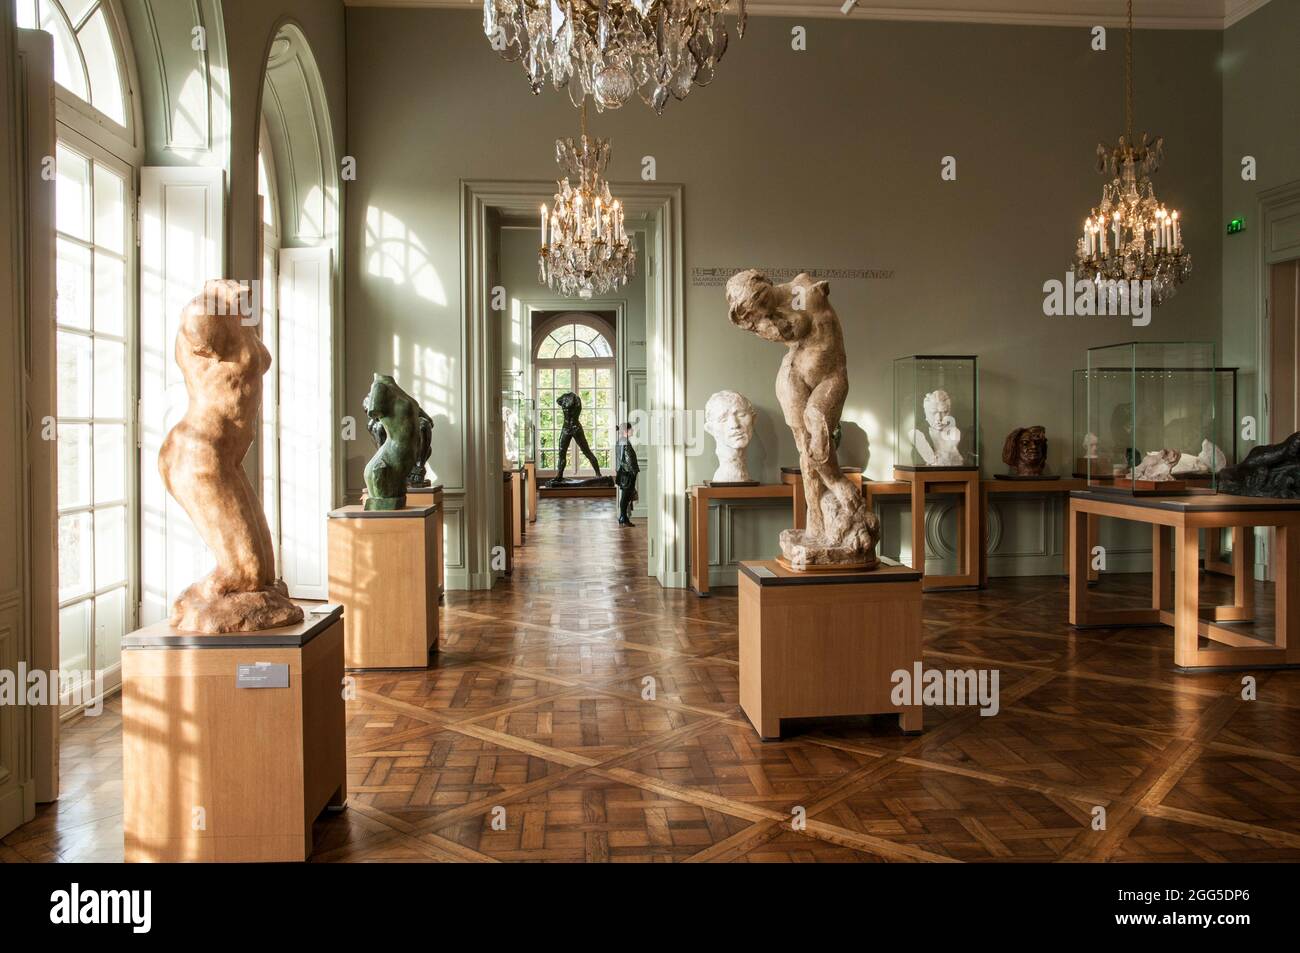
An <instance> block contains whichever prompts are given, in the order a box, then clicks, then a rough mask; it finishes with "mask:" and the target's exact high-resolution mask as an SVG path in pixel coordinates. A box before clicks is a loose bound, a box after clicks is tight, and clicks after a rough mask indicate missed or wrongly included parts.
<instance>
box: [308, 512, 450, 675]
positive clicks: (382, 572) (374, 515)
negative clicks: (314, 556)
mask: <svg viewBox="0 0 1300 953" xmlns="http://www.w3.org/2000/svg"><path fill="white" fill-rule="evenodd" d="M408 499H409V498H408ZM437 513H438V507H437V506H436V505H430V506H411V505H409V503H408V505H407V507H406V508H405V509H401V510H367V509H364V508H363V507H361V506H345V507H343V508H342V509H338V510H334V511H333V512H332V513H330V519H329V543H330V553H329V556H330V563H329V565H330V600H331V601H333V602H338V603H340V604H342V606H343V608H344V615H343V626H344V645H345V652H344V656H345V659H344V664H345V665H346V666H347V667H348V668H350V669H369V668H424V667H426V666H427V665H428V664H429V653H430V652H431V651H437V645H438V578H439V565H438V564H439V558H438V556H439V548H440V547H439V546H438V543H437V540H438V535H437V533H436V532H435V528H436V526H437V521H436V519H435V517H436V516H437Z"/></svg>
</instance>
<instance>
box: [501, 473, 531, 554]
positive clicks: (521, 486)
mask: <svg viewBox="0 0 1300 953" xmlns="http://www.w3.org/2000/svg"><path fill="white" fill-rule="evenodd" d="M507 472H508V473H509V474H510V508H509V509H508V510H506V511H505V514H504V515H505V519H506V522H507V523H508V524H510V525H511V527H512V529H513V532H514V537H515V547H516V548H518V547H520V546H522V545H523V544H524V537H525V536H526V535H527V534H528V520H527V518H526V512H527V509H528V503H527V501H528V496H527V494H528V482H527V481H528V475H527V473H525V471H524V469H523V467H520V468H519V469H518V470H509V471H507Z"/></svg>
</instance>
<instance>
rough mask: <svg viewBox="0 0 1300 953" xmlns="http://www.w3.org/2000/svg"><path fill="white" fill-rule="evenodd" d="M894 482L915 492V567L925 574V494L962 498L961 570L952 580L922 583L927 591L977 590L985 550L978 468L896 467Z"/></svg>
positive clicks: (927, 579)
mask: <svg viewBox="0 0 1300 953" xmlns="http://www.w3.org/2000/svg"><path fill="white" fill-rule="evenodd" d="M894 479H895V480H897V481H899V482H903V483H908V484H910V485H911V489H912V566H913V568H915V569H916V570H917V571H918V572H921V573H924V572H925V494H926V493H927V492H931V491H934V490H945V489H948V490H951V489H955V490H957V491H958V492H960V493H961V494H962V496H963V500H962V518H961V521H960V522H959V523H958V524H957V552H958V555H959V558H960V560H961V563H960V570H959V571H958V572H957V573H956V574H954V575H951V576H930V575H926V576H925V578H924V580H923V581H922V583H921V588H922V589H924V590H925V591H927V592H928V591H930V590H931V589H953V588H958V587H969V588H972V589H974V588H978V587H979V585H980V573H981V568H980V567H981V564H982V561H983V560H982V557H981V555H980V550H982V549H983V548H984V547H983V545H982V544H983V540H984V532H983V529H982V527H983V525H984V519H983V511H982V507H981V505H980V504H981V494H980V471H979V467H894Z"/></svg>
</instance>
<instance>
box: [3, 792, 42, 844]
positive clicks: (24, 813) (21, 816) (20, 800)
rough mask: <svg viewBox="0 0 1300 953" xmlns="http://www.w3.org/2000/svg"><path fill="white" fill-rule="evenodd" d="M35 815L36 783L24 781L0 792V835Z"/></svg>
mask: <svg viewBox="0 0 1300 953" xmlns="http://www.w3.org/2000/svg"><path fill="white" fill-rule="evenodd" d="M35 816H36V784H35V782H33V781H26V782H24V783H22V784H16V785H14V786H13V787H12V788H10V789H9V790H8V791H6V792H5V793H4V794H0V837H4V836H5V835H6V834H8V833H9V832H10V831H12V830H14V828H16V827H19V826H21V825H23V824H26V823H27V822H28V821H30V820H31V819H32V818H34V817H35Z"/></svg>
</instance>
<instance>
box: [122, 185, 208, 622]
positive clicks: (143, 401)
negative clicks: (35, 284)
mask: <svg viewBox="0 0 1300 953" xmlns="http://www.w3.org/2000/svg"><path fill="white" fill-rule="evenodd" d="M224 186H225V181H224V172H223V171H222V170H221V169H210V168H193V167H179V166H163V167H149V168H145V169H142V170H141V174H140V223H139V228H140V232H139V234H140V404H139V409H138V413H139V419H138V420H137V428H138V429H137V434H138V438H139V442H140V570H141V571H140V580H141V586H140V599H141V619H140V623H141V625H149V624H152V623H154V622H158V621H160V620H163V619H166V618H167V617H168V616H169V615H170V614H171V605H172V602H173V601H174V600H175V599H176V597H177V596H178V595H180V594H181V592H183V591H184V590H185V589H186V587H188V586H189V585H190V584H191V583H193V582H196V581H197V580H198V579H200V578H202V577H203V576H204V575H206V574H207V573H208V572H210V571H211V570H212V567H213V564H214V563H213V559H212V555H211V553H209V552H208V550H207V547H206V546H205V545H204V544H203V540H202V539H200V538H199V535H198V533H197V532H196V531H195V529H194V526H193V524H192V523H191V522H190V519H189V517H188V516H187V515H186V514H185V511H184V510H183V509H181V506H180V504H178V503H177V502H176V501H175V500H174V499H172V498H171V496H170V494H168V493H167V490H166V488H165V487H164V486H163V482H162V477H161V476H160V475H159V473H158V451H159V448H160V447H161V446H162V441H163V438H164V437H166V436H167V433H168V431H170V430H171V428H172V427H173V426H175V425H176V423H177V421H179V420H180V419H181V417H183V416H184V414H185V408H186V404H187V398H186V394H185V382H184V380H183V378H182V377H181V372H180V368H179V367H177V365H176V359H175V356H174V350H175V347H176V332H177V330H178V329H179V327H180V319H181V311H182V309H184V307H185V305H187V304H188V303H189V302H190V300H191V299H192V298H193V297H194V296H195V295H197V294H198V293H199V292H201V291H202V290H203V283H204V282H205V281H208V280H209V279H213V278H221V277H223V274H224V268H223V255H222V250H223V247H224V231H223V225H224V223H223V212H224Z"/></svg>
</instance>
